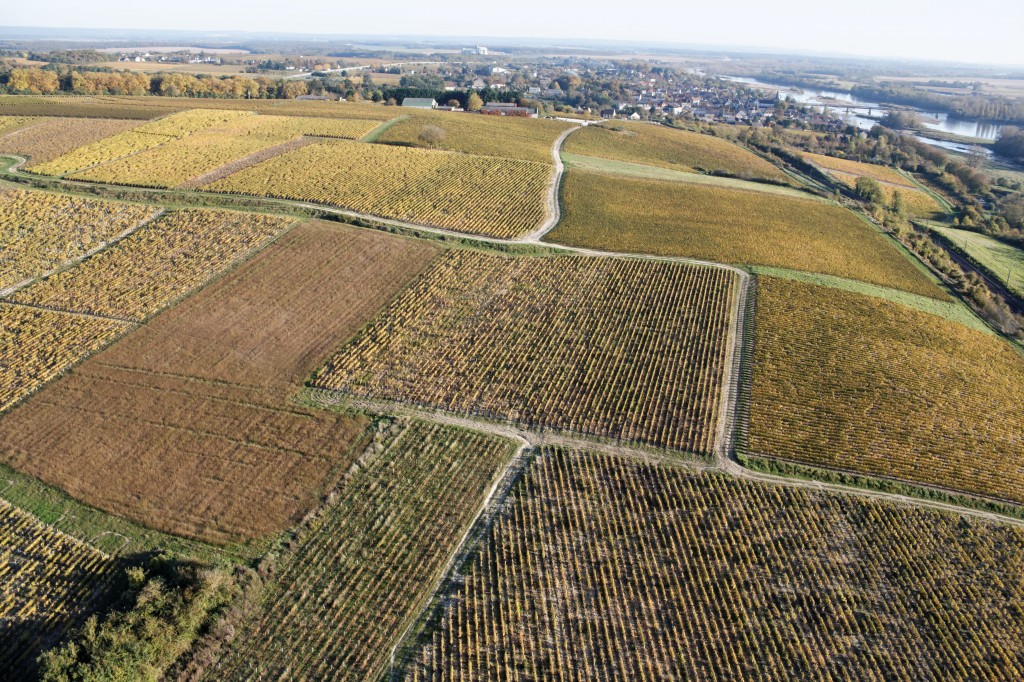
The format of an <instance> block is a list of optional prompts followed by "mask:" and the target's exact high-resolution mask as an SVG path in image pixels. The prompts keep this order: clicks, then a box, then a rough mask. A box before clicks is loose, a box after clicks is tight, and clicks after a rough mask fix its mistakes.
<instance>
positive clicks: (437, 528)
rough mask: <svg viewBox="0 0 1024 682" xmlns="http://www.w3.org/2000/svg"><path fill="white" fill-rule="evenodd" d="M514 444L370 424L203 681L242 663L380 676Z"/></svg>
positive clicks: (239, 675) (317, 673)
mask: <svg viewBox="0 0 1024 682" xmlns="http://www.w3.org/2000/svg"><path fill="white" fill-rule="evenodd" d="M514 449H515V446H514V445H513V444H512V443H510V442H508V441H506V440H503V439H499V438H494V437H491V436H486V435H484V434H480V433H475V432H471V431H464V430H461V429H456V428H454V427H450V426H440V425H432V424H425V423H420V422H411V423H402V422H396V423H394V424H392V425H389V426H387V427H386V428H385V429H382V431H381V432H379V434H378V438H377V439H375V442H374V443H373V444H372V445H371V446H370V447H369V448H367V450H366V451H365V453H364V454H363V456H362V457H361V458H360V464H359V466H354V467H353V468H352V470H351V472H350V474H349V476H348V477H347V478H346V479H345V481H344V483H343V485H342V486H340V488H339V490H338V492H337V494H336V500H335V502H334V504H332V505H331V506H330V507H329V508H328V509H327V511H326V512H325V513H324V514H323V515H322V516H321V517H320V518H319V519H317V520H316V522H315V523H314V524H313V526H312V527H311V528H310V530H309V532H308V533H306V534H305V535H304V537H303V538H302V544H301V545H300V547H299V548H298V550H297V551H296V552H295V555H294V556H293V557H291V559H290V561H289V563H288V564H287V565H286V566H285V567H284V568H283V570H282V571H281V575H280V579H279V581H278V584H277V585H276V586H275V587H274V588H273V589H272V590H271V592H270V595H269V597H268V599H267V600H266V602H265V605H264V607H263V608H262V609H261V611H260V612H258V613H257V614H256V616H255V618H253V619H252V621H251V622H249V623H248V624H247V626H246V627H245V628H244V629H243V630H242V632H241V633H240V636H239V637H238V638H237V639H236V640H235V642H234V645H233V647H232V649H231V650H230V651H229V653H228V655H227V656H225V657H224V658H223V659H222V660H221V661H220V663H219V664H218V665H217V667H215V668H214V669H212V670H211V671H210V672H209V674H208V676H207V677H208V679H211V680H234V679H239V680H241V679H249V677H250V676H251V674H252V666H253V665H255V666H258V668H259V670H260V671H261V673H262V674H264V675H266V676H267V677H269V678H274V679H278V678H292V677H294V678H298V679H309V680H314V679H315V680H378V679H381V678H382V676H383V675H384V674H385V672H386V669H387V664H388V660H389V655H390V652H391V647H392V646H393V645H394V643H395V642H396V641H397V639H398V637H399V636H400V635H401V633H402V631H403V630H404V629H405V627H407V625H408V623H410V622H411V621H412V620H413V619H414V618H415V617H416V616H417V614H418V611H419V609H420V608H422V606H423V605H424V602H425V600H426V599H427V597H428V596H429V594H430V590H431V589H432V588H433V585H434V582H435V580H436V579H437V578H439V577H440V576H439V573H440V572H441V571H442V570H443V568H444V566H445V563H446V562H447V560H448V557H449V556H450V554H451V553H452V552H453V551H454V549H455V546H456V543H457V542H458V538H459V537H460V536H461V535H462V533H463V532H465V530H466V529H467V528H468V527H469V525H470V523H471V522H472V520H473V517H474V515H475V513H476V511H477V509H478V508H479V507H480V505H481V504H482V503H483V499H484V496H485V495H486V492H487V488H488V486H489V485H490V483H491V481H492V480H494V479H495V478H496V477H497V475H498V473H499V472H500V471H501V470H502V467H503V465H504V464H505V463H506V462H508V460H509V459H510V458H511V456H512V452H513V450H514Z"/></svg>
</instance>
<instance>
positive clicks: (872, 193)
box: [855, 177, 885, 204]
mask: <svg viewBox="0 0 1024 682" xmlns="http://www.w3.org/2000/svg"><path fill="white" fill-rule="evenodd" d="M855 187H856V189H855V191H856V192H857V196H859V197H861V198H862V199H865V200H867V201H869V202H871V203H872V204H882V203H885V195H884V194H883V193H882V188H881V186H880V185H879V184H878V183H877V182H875V181H874V180H872V179H871V178H866V177H860V178H857V183H856V185H855Z"/></svg>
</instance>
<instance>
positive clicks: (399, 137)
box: [376, 112, 579, 163]
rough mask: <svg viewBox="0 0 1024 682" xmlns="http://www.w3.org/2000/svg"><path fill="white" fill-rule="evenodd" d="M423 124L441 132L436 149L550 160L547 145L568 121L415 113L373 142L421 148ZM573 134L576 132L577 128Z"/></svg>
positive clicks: (532, 159)
mask: <svg viewBox="0 0 1024 682" xmlns="http://www.w3.org/2000/svg"><path fill="white" fill-rule="evenodd" d="M425 126H436V127H438V128H440V129H441V130H443V131H444V140H443V141H442V142H441V143H440V144H439V145H438V146H437V148H438V149H445V150H447V151H453V152H464V153H467V154H480V155H483V156H498V157H502V158H508V159H522V160H523V161H536V162H538V163H552V160H551V145H552V144H554V142H555V139H556V138H557V137H558V136H559V135H561V134H562V132H563V131H564V130H565V129H566V128H569V127H571V126H572V124H570V123H566V122H564V121H554V120H544V119H535V118H515V117H509V116H473V115H469V114H461V115H460V114H452V113H451V112H434V113H431V112H417V113H415V114H412V115H411V116H410V117H409V118H406V119H405V120H402V121H398V122H397V123H395V124H394V125H392V126H391V127H390V128H388V129H387V130H386V131H384V134H383V135H381V136H380V137H379V138H377V140H376V141H377V142H380V143H384V144H402V145H409V146H413V147H425V146H427V145H425V144H424V143H423V142H422V141H421V140H420V139H419V135H420V132H422V130H423V128H424V127H425ZM573 134H574V135H578V134H579V131H577V132H575V133H573Z"/></svg>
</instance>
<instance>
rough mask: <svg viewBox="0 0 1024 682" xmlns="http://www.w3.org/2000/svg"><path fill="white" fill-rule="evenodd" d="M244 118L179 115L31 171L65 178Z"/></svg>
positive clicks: (198, 112) (206, 112)
mask: <svg viewBox="0 0 1024 682" xmlns="http://www.w3.org/2000/svg"><path fill="white" fill-rule="evenodd" d="M248 115H250V112H246V111H224V110H218V109H212V110H211V109H195V110H191V111H182V112H180V113H176V114H172V115H170V116H167V117H165V118H161V119H157V120H155V121H149V122H148V123H144V124H142V125H140V126H139V127H137V128H133V129H132V130H129V131H128V132H125V133H121V134H120V135H114V136H113V137H107V138H104V139H102V140H99V141H97V142H94V143H92V144H87V145H85V146H84V147H79V148H78V149H75V150H73V151H70V152H68V153H67V154H64V155H63V156H59V157H57V158H56V159H53V160H52V161H48V162H46V163H41V164H38V165H36V166H35V167H33V169H32V170H33V171H35V172H37V173H42V174H43V175H67V174H69V173H74V172H76V171H81V170H83V169H85V168H89V167H92V166H96V165H99V164H101V163H106V162H107V161H112V160H114V159H118V158H121V157H123V156H128V155H129V154H137V153H139V152H142V151H145V150H147V149H152V148H153V147H156V146H159V145H161V144H164V143H165V142H170V141H171V140H177V139H180V138H183V137H185V136H187V135H189V134H190V133H194V132H197V131H200V130H203V129H204V128H212V127H214V126H217V125H221V124H223V123H226V122H228V121H230V120H232V119H234V118H237V117H239V116H248Z"/></svg>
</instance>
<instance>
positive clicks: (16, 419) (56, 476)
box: [0, 223, 436, 543]
mask: <svg viewBox="0 0 1024 682" xmlns="http://www.w3.org/2000/svg"><path fill="white" fill-rule="evenodd" d="M435 253H436V249H435V248H434V247H432V246H429V245H425V244H423V243H421V242H417V241H413V240H407V239H403V238H399V237H391V236H387V235H383V234H380V233H376V232H367V231H361V230H357V229H355V228H345V227H342V226H338V225H333V224H327V223H307V224H304V225H301V226H299V227H296V228H294V229H293V230H292V231H290V232H289V233H288V234H287V235H285V236H284V237H283V238H282V239H281V240H279V241H278V242H276V243H275V244H273V245H272V246H271V247H269V248H268V249H266V250H264V251H263V252H261V253H260V254H259V255H258V256H257V257H255V258H254V259H253V260H251V261H249V262H248V263H246V264H244V265H243V266H241V267H239V268H238V269H236V270H234V271H232V272H231V273H229V274H228V275H227V276H225V277H224V278H223V279H221V280H219V281H218V282H216V283H215V284H213V285H211V286H208V287H206V288H205V289H204V290H203V291H201V292H200V293H199V294H197V295H195V296H193V297H192V298H189V299H188V300H186V301H184V302H182V303H180V304H179V305H177V306H175V307H174V308H172V309H170V310H168V311H166V312H165V313H163V314H162V315H159V316H157V317H155V318H153V319H152V320H151V321H150V322H149V323H148V324H147V325H146V326H145V327H143V328H141V329H139V330H138V331H137V334H138V336H136V335H134V334H133V335H130V336H128V337H127V338H126V339H125V340H124V341H125V342H126V343H127V344H128V345H125V346H122V345H120V344H118V345H114V346H112V347H111V348H109V349H107V351H105V352H104V353H101V354H99V355H96V356H94V357H93V358H91V359H90V360H89V361H87V362H86V363H83V364H82V365H81V366H80V367H79V368H78V369H76V370H75V372H74V373H73V374H72V375H71V376H69V377H67V378H66V379H65V380H63V381H60V382H57V383H55V384H53V385H51V386H49V387H48V388H47V389H46V390H45V391H42V392H40V393H39V394H38V395H37V396H35V397H34V398H33V400H31V401H28V402H27V403H25V404H24V405H22V406H21V407H19V408H18V409H16V410H13V411H11V413H9V414H8V415H7V416H6V417H5V418H4V419H3V420H2V421H0V457H2V459H3V461H4V462H5V463H7V464H9V465H10V466H12V467H14V468H16V469H18V470H19V471H23V472H26V473H29V474H31V475H34V476H38V477H39V478H41V479H43V480H44V481H46V482H48V483H51V484H53V485H57V486H59V487H61V488H64V489H65V490H67V491H68V492H69V493H70V494H71V495H73V496H74V497H76V498H78V499H80V500H82V501H84V502H87V503H88V504H91V505H93V506H96V507H99V508H100V509H103V510H105V511H109V512H112V513H115V514H118V515H121V516H125V517H127V518H129V519H131V520H133V521H136V522H138V523H141V524H143V525H147V526H150V527H153V528H156V529H158V530H161V531H165V532H169V533H174V534H179V535H185V536H188V537H193V538H197V539H202V540H207V541H210V542H215V543H225V542H231V541H240V540H245V539H249V538H256V537H263V536H266V535H267V534H271V533H276V532H279V531H282V530H284V529H285V528H287V527H289V526H291V525H292V524H293V523H295V521H297V520H298V519H299V518H301V517H302V516H303V515H304V514H305V513H306V512H307V511H308V510H309V509H310V508H311V507H312V506H313V505H314V504H315V503H316V501H317V500H318V499H319V495H320V494H322V492H323V491H324V490H325V489H327V488H330V487H333V486H334V484H335V483H336V481H337V480H338V477H339V476H340V475H341V474H342V473H343V472H344V471H345V470H346V469H347V468H348V466H349V464H350V462H351V458H352V457H354V456H355V455H356V454H357V453H356V452H355V451H354V450H353V449H352V448H353V446H354V445H355V444H356V443H357V442H358V441H359V438H360V434H361V433H362V431H363V429H364V427H365V425H366V423H367V421H366V419H365V418H364V417H361V416H356V415H349V414H332V413H325V412H320V411H316V410H306V409H303V408H300V407H297V406H295V405H292V404H290V403H289V401H288V398H287V396H288V394H289V393H290V392H291V391H294V390H296V389H297V388H298V386H299V384H300V383H301V381H302V379H303V378H304V377H306V376H308V375H309V373H310V372H311V371H312V370H313V369H314V368H315V367H316V366H317V365H318V364H320V363H321V362H323V358H324V357H325V356H326V355H327V354H328V353H329V352H330V349H333V348H337V347H338V345H339V344H341V343H343V342H344V341H345V340H346V339H347V338H348V337H349V336H350V335H352V334H353V333H355V332H356V331H357V330H358V329H360V328H361V327H362V326H363V325H364V324H365V323H366V321H367V320H368V319H369V318H370V317H371V316H372V315H373V313H374V312H375V311H376V309H377V307H379V306H380V305H382V304H383V303H384V302H386V301H387V300H388V299H389V298H390V297H391V296H393V295H394V294H395V293H396V292H397V291H399V290H400V289H401V288H402V287H403V286H404V285H405V284H406V283H407V282H408V280H409V279H410V278H411V277H413V276H414V275H415V274H416V272H417V271H418V270H419V269H420V268H422V267H423V266H424V265H425V264H426V263H427V262H428V261H429V260H430V258H432V257H433V256H434V255H435ZM111 471H117V472H118V476H116V477H111V476H110V472H111ZM256 510H258V511H259V513H255V511H256Z"/></svg>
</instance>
